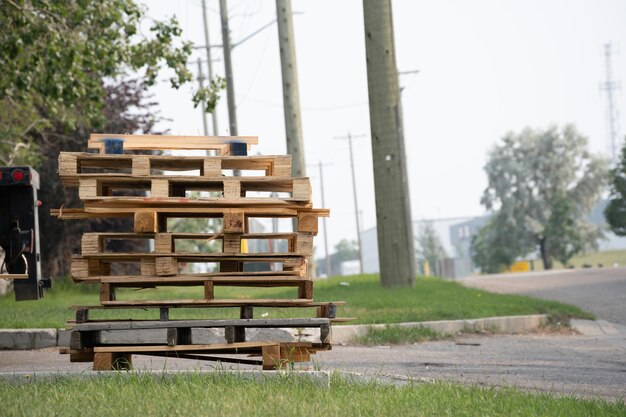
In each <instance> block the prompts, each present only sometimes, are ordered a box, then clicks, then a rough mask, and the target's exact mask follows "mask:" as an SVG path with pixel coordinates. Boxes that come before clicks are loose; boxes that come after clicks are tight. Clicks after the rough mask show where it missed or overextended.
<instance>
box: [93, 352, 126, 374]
mask: <svg viewBox="0 0 626 417" xmlns="http://www.w3.org/2000/svg"><path fill="white" fill-rule="evenodd" d="M132 364H133V362H132V357H131V354H130V353H126V352H98V351H96V349H94V358H93V370H94V371H118V370H127V369H131V368H132Z"/></svg>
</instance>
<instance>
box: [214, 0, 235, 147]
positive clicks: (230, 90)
mask: <svg viewBox="0 0 626 417" xmlns="http://www.w3.org/2000/svg"><path fill="white" fill-rule="evenodd" d="M220 18H221V21H222V46H223V50H224V70H225V72H226V98H227V101H228V122H229V128H230V132H229V136H238V133H237V106H236V104H235V86H234V83H233V64H232V62H231V59H230V52H231V49H232V47H231V43H230V30H229V29H228V6H227V5H226V0H220ZM207 46H208V45H207Z"/></svg>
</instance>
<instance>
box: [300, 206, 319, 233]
mask: <svg viewBox="0 0 626 417" xmlns="http://www.w3.org/2000/svg"><path fill="white" fill-rule="evenodd" d="M317 217H318V216H317V213H308V212H299V213H298V232H306V233H313V234H314V235H317V231H318V227H317Z"/></svg>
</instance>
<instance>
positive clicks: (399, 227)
mask: <svg viewBox="0 0 626 417" xmlns="http://www.w3.org/2000/svg"><path fill="white" fill-rule="evenodd" d="M363 14H364V20H365V52H366V58H367V84H368V90H369V108H370V128H371V137H372V154H373V155H372V156H373V161H374V186H375V190H376V228H377V232H378V259H379V262H380V280H381V283H382V285H383V286H385V287H392V286H412V285H414V284H415V275H416V265H415V244H414V242H413V222H412V220H411V202H410V198H409V186H408V177H407V168H406V155H405V149H404V137H403V135H402V126H401V120H402V119H401V118H402V115H401V114H400V112H401V106H400V89H399V87H398V70H397V67H396V55H395V45H394V37H393V21H392V13H391V0H363Z"/></svg>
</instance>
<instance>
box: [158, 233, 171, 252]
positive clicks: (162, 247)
mask: <svg viewBox="0 0 626 417" xmlns="http://www.w3.org/2000/svg"><path fill="white" fill-rule="evenodd" d="M154 251H155V252H156V253H172V252H174V238H173V235H172V234H171V233H157V234H156V235H155V237H154Z"/></svg>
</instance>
